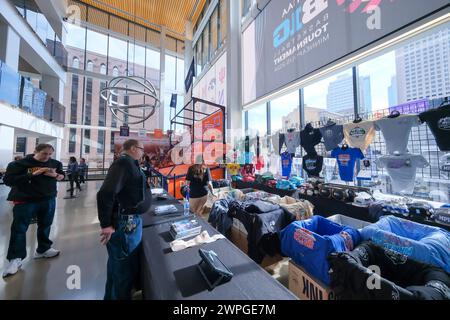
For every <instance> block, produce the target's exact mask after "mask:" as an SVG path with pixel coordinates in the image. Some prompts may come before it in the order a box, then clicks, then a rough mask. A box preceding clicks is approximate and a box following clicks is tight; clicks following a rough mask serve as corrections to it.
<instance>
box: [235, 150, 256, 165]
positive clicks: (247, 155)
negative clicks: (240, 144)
mask: <svg viewBox="0 0 450 320" xmlns="http://www.w3.org/2000/svg"><path fill="white" fill-rule="evenodd" d="M253 157H254V153H253V152H241V154H240V155H239V157H238V162H239V164H250V163H253Z"/></svg>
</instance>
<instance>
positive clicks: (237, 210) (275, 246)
mask: <svg viewBox="0 0 450 320" xmlns="http://www.w3.org/2000/svg"><path fill="white" fill-rule="evenodd" d="M228 213H229V215H230V216H232V217H233V218H236V219H238V220H239V221H241V222H242V224H243V225H244V227H245V229H246V230H247V241H248V255H249V257H250V258H252V259H253V260H254V261H255V262H256V263H261V262H262V260H263V259H264V256H265V255H269V256H275V255H277V254H279V253H281V250H280V237H279V232H280V230H282V229H283V228H284V227H286V226H287V225H289V224H290V223H291V222H292V221H294V220H295V215H293V214H292V213H290V212H289V211H287V210H285V209H283V208H281V207H280V206H279V205H275V204H272V203H270V202H266V201H262V200H249V201H244V202H239V201H235V202H232V203H230V205H229V211H228Z"/></svg>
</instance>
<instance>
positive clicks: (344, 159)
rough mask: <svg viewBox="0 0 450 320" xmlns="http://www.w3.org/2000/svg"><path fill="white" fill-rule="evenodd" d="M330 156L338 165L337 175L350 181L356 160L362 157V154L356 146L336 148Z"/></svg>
mask: <svg viewBox="0 0 450 320" xmlns="http://www.w3.org/2000/svg"><path fill="white" fill-rule="evenodd" d="M331 156H332V157H333V158H336V159H337V163H338V165H339V175H340V177H341V179H342V180H343V181H348V182H352V181H353V175H354V171H355V163H356V160H358V159H359V160H362V159H364V155H363V153H362V152H361V150H360V149H358V148H350V147H349V148H347V149H345V150H344V149H342V148H336V149H334V150H333V151H332V152H331Z"/></svg>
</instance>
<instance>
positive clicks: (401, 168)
mask: <svg viewBox="0 0 450 320" xmlns="http://www.w3.org/2000/svg"><path fill="white" fill-rule="evenodd" d="M375 163H376V164H377V166H378V167H379V168H383V169H386V171H387V173H388V175H389V176H390V177H391V183H392V189H393V191H394V192H397V193H404V194H412V193H413V192H414V184H415V180H416V171H417V168H425V167H427V166H428V165H429V164H428V162H427V160H425V158H424V157H423V156H421V155H415V154H404V155H399V156H395V155H391V156H383V157H381V158H379V159H378V160H376V162H375Z"/></svg>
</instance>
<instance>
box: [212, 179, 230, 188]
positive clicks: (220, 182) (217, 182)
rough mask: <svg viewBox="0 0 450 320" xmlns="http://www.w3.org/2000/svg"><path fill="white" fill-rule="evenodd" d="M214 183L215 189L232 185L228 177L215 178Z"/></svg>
mask: <svg viewBox="0 0 450 320" xmlns="http://www.w3.org/2000/svg"><path fill="white" fill-rule="evenodd" d="M212 185H213V188H214V189H219V188H226V187H229V186H230V181H229V180H226V179H220V180H213V182H212Z"/></svg>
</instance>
